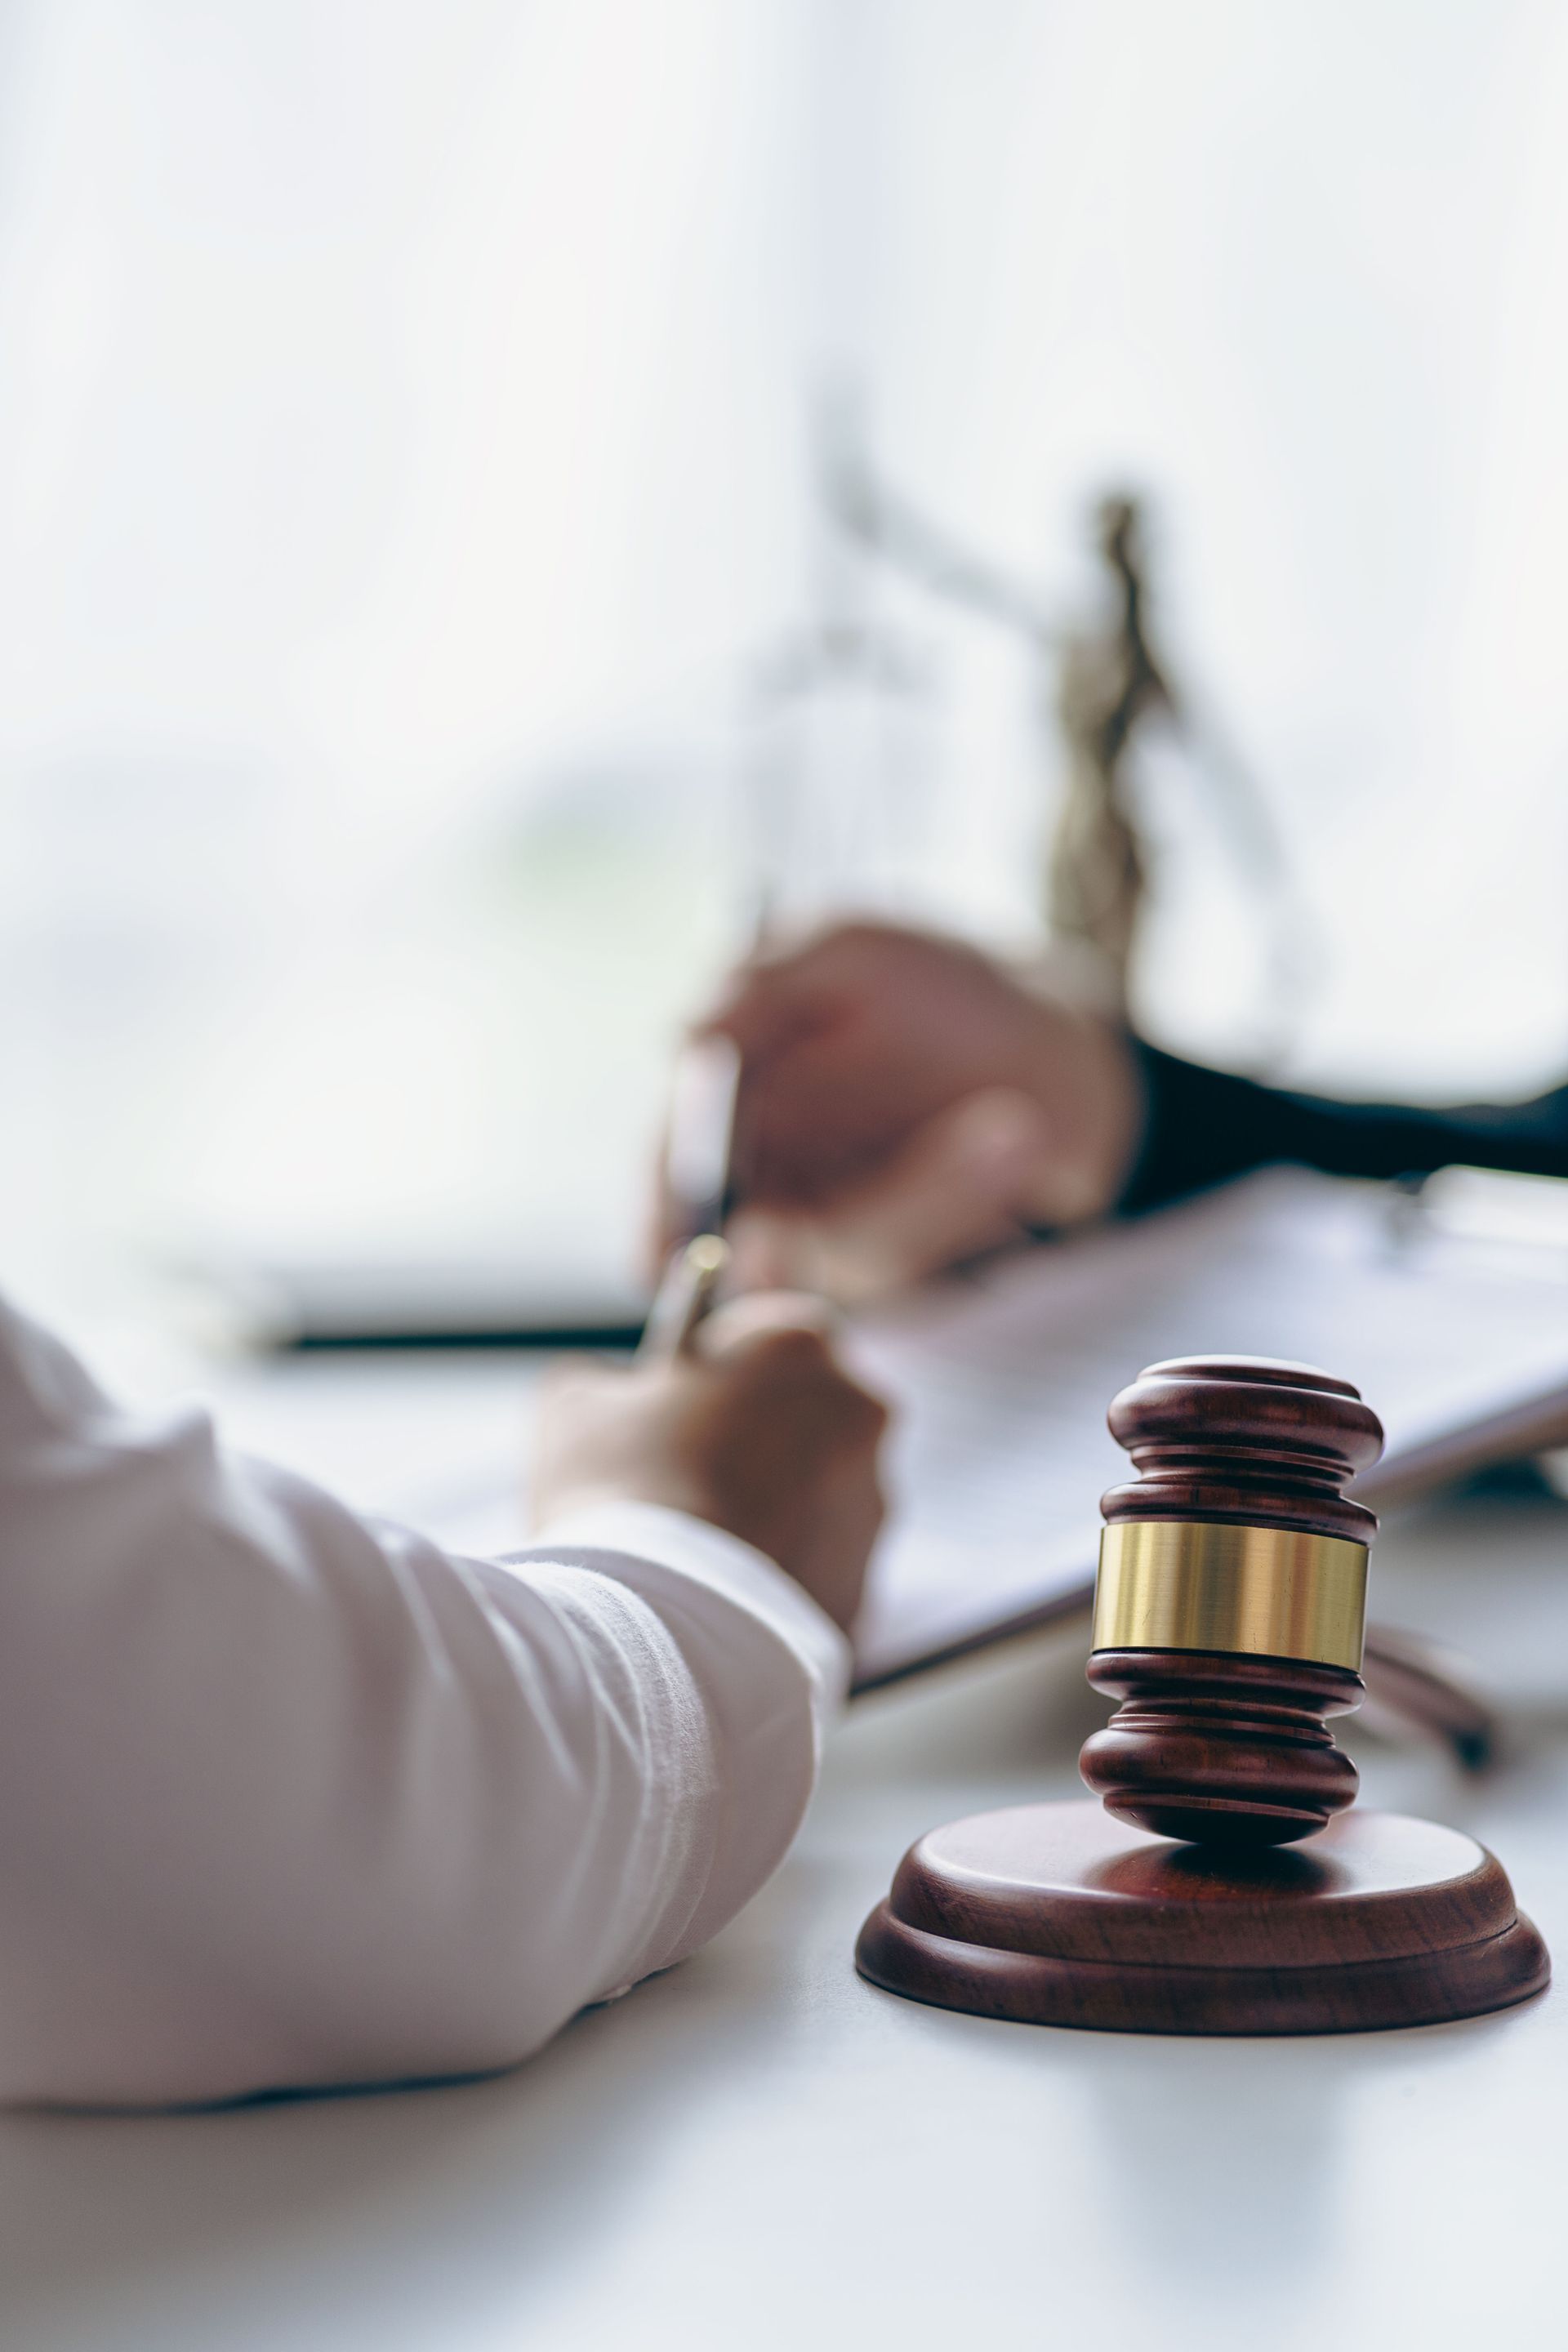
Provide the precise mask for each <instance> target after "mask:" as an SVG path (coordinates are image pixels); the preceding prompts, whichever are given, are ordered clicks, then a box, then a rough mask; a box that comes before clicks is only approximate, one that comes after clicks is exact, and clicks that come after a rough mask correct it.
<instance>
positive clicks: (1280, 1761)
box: [856, 1356, 1552, 2033]
mask: <svg viewBox="0 0 1568 2352" xmlns="http://www.w3.org/2000/svg"><path fill="white" fill-rule="evenodd" d="M1110 1426H1111V1428H1112V1430H1113V1431H1114V1432H1115V1433H1116V1435H1117V1436H1118V1437H1119V1438H1120V1439H1121V1443H1122V1444H1123V1445H1125V1446H1126V1447H1127V1449H1128V1451H1129V1453H1130V1454H1131V1455H1132V1459H1133V1462H1134V1465H1136V1468H1137V1470H1138V1473H1139V1475H1138V1476H1137V1477H1136V1478H1134V1479H1131V1480H1130V1481H1129V1483H1128V1484H1127V1485H1126V1486H1118V1487H1115V1488H1113V1489H1112V1491H1111V1492H1110V1494H1109V1495H1107V1496H1106V1497H1105V1500H1104V1504H1103V1506H1102V1508H1103V1510H1104V1513H1105V1517H1106V1528H1105V1536H1104V1540H1103V1544H1102V1548H1101V1551H1100V1581H1099V1584H1098V1587H1097V1589H1096V1594H1095V1632H1094V1653H1093V1655H1092V1656H1091V1658H1090V1660H1089V1681H1090V1682H1091V1683H1093V1684H1094V1685H1095V1687H1096V1688H1097V1689H1099V1690H1103V1691H1108V1692H1110V1695H1111V1696H1113V1697H1115V1698H1118V1699H1120V1700H1121V1707H1120V1709H1119V1710H1118V1712H1117V1714H1116V1715H1115V1716H1114V1717H1113V1718H1112V1719H1111V1721H1110V1723H1109V1724H1108V1725H1107V1727H1106V1728H1105V1729H1104V1730H1103V1731H1100V1732H1097V1733H1096V1734H1095V1736H1094V1738H1092V1739H1090V1740H1089V1742H1088V1744H1087V1745H1086V1746H1085V1748H1084V1750H1083V1757H1082V1765H1083V1774H1084V1778H1085V1780H1087V1781H1088V1782H1089V1787H1090V1788H1091V1789H1093V1790H1096V1791H1097V1792H1098V1793H1099V1794H1100V1797H1101V1798H1102V1799H1103V1803H1102V1804H1100V1805H1096V1804H1091V1803H1085V1802H1083V1801H1081V1800H1080V1801H1078V1802H1076V1803H1070V1804H1061V1803H1044V1804H1032V1805H1029V1804H1026V1805H1010V1806H1006V1807H1005V1808H1004V1809H1003V1810H1002V1811H999V1812H991V1813H975V1814H971V1815H970V1816H968V1818H966V1819H965V1820H963V1821H957V1822H947V1823H946V1824H945V1825H944V1826H943V1827H942V1828H940V1829H934V1830H931V1831H929V1832H927V1834H926V1835H925V1836H924V1837H922V1838H920V1839H917V1841H916V1843H914V1844H913V1845H912V1846H911V1847H910V1850H909V1852H908V1853H906V1854H905V1856H904V1858H903V1860H902V1862H901V1863H900V1864H899V1867H898V1870H897V1872H896V1873H895V1874H894V1877H893V1882H892V1885H891V1886H890V1888H889V1892H888V1895H887V1896H886V1898H885V1899H884V1900H883V1901H882V1902H880V1903H879V1904H878V1905H877V1906H876V1908H875V1910H874V1911H873V1912H872V1913H871V1915H870V1916H869V1918H868V1920H867V1921H866V1924H865V1926H864V1927H862V1929H861V1931H860V1940H859V1942H858V1946H857V1948H856V1965H857V1966H858V1969H859V1970H860V1973H861V1975H862V1976H864V1977H866V1978H868V1979H869V1980H870V1982H871V1983H873V1984H876V1985H881V1986H882V1987H884V1988H885V1989H886V1990H888V1991H889V1992H895V1993H899V1994H901V1995H902V1996H903V1997H904V1998H905V1999H906V2000H923V2001H930V2002H932V2003H933V2004H935V2005H936V2006H937V2007H939V2008H942V2009H958V2010H967V2011H971V2012H973V2014H974V2015H977V2016H981V2017H1005V2018H1015V2019H1017V2020H1018V2021H1020V2022H1022V2023H1028V2024H1033V2025H1072V2026H1088V2027H1094V2028H1097V2029H1102V2030H1109V2031H1112V2032H1122V2033H1347V2032H1367V2031H1369V2030H1371V2029H1373V2028H1381V2027H1385V2026H1399V2025H1430V2024H1436V2022H1438V2021H1440V2020H1443V2019H1447V2018H1454V2017H1477V2016H1480V2015H1482V2014H1483V2013H1484V2012H1485V2011H1489V2010H1494V2009H1506V2008H1508V2007H1510V2005H1511V2004H1512V2003H1514V2002H1516V2001H1522V2000H1529V1999H1530V1998H1531V1995H1532V1994H1533V1993H1537V1992H1539V1991H1540V1990H1541V1989H1542V1986H1543V1985H1544V1984H1545V1983H1546V1982H1547V1979H1548V1978H1549V1977H1550V1975H1551V1965H1552V1964H1551V1961H1550V1959H1549V1958H1548V1956H1547V1951H1546V1947H1545V1945H1544V1944H1543V1943H1542V1940H1541V1937H1540V1936H1539V1935H1538V1934H1537V1933H1536V1930H1535V1928H1534V1927H1532V1926H1531V1922H1530V1921H1529V1920H1528V1919H1527V1918H1526V1917H1525V1916H1524V1915H1523V1913H1522V1912H1521V1910H1520V1909H1519V1906H1518V1905H1517V1903H1516V1902H1515V1900H1514V1895H1513V1889H1512V1887H1511V1886H1510V1885H1509V1881H1508V1874H1507V1873H1506V1872H1505V1871H1504V1870H1503V1868H1502V1866H1501V1864H1500V1863H1499V1861H1498V1860H1497V1857H1496V1856H1495V1855H1494V1854H1490V1853H1488V1852H1487V1850H1486V1848H1485V1847H1484V1846H1481V1845H1478V1844H1477V1843H1476V1841H1475V1839H1474V1838H1470V1837H1467V1836H1466V1835H1465V1834H1464V1833H1463V1832H1461V1831H1458V1830H1452V1829H1443V1828H1439V1827H1438V1826H1437V1824H1436V1823H1435V1822H1420V1821H1412V1820H1409V1819H1408V1818H1406V1817H1405V1815H1404V1814H1400V1813H1378V1812H1369V1811H1366V1810H1365V1809H1364V1808H1363V1807H1362V1806H1360V1805H1352V1802H1351V1800H1352V1797H1353V1796H1354V1794H1355V1788H1356V1774H1355V1769H1354V1767H1353V1766H1352V1764H1351V1762H1350V1761H1349V1759H1347V1758H1345V1757H1343V1756H1342V1755H1341V1754H1340V1752H1339V1750H1338V1749H1337V1748H1335V1746H1334V1743H1333V1740H1332V1738H1331V1736H1330V1734H1329V1732H1328V1730H1327V1729H1326V1727H1325V1725H1326V1719H1327V1717H1330V1716H1331V1715H1335V1714H1339V1713H1342V1712H1343V1710H1344V1709H1346V1708H1347V1707H1352V1706H1355V1704H1356V1703H1357V1701H1358V1700H1359V1698H1360V1697H1361V1694H1362V1682H1361V1675H1360V1674H1359V1672H1358V1668H1359V1666H1360V1664H1361V1647H1362V1632H1363V1619H1364V1615H1365V1608H1366V1564H1367V1544H1368V1540H1369V1538H1371V1536H1372V1535H1373V1531H1374V1528H1375V1524H1376V1523H1375V1521H1374V1520H1373V1517H1372V1514H1371V1512H1370V1511H1366V1510H1363V1508H1362V1507H1361V1506H1360V1504H1358V1503H1354V1502H1352V1501H1351V1500H1350V1498H1349V1497H1348V1496H1346V1494H1345V1492H1344V1487H1345V1484H1346V1481H1347V1480H1348V1479H1349V1478H1350V1476H1351V1475H1352V1473H1353V1472H1355V1471H1357V1470H1360V1469H1363V1468H1364V1467H1365V1466H1366V1465H1368V1464H1369V1463H1372V1462H1374V1461H1375V1460H1376V1459H1377V1456H1378V1454H1379V1452H1380V1451H1381V1450H1382V1443H1383V1432H1382V1430H1381V1429H1380V1427H1379V1425H1378V1423H1377V1419H1376V1417H1375V1415H1374V1414H1373V1413H1372V1412H1369V1411H1368V1409H1367V1407H1366V1406H1365V1405H1364V1404H1363V1402H1362V1401H1361V1398H1360V1397H1359V1396H1358V1395H1357V1393H1356V1391H1355V1390H1354V1389H1352V1387H1351V1386H1350V1385H1349V1383H1348V1382H1346V1381H1336V1380H1331V1378H1330V1377H1329V1375H1328V1374H1327V1373H1325V1372H1315V1371H1312V1370H1309V1369H1308V1368H1307V1367H1306V1366H1305V1365H1302V1364H1278V1363H1269V1362H1265V1361H1263V1360H1259V1359H1257V1358H1248V1357H1237V1356H1231V1357H1209V1356H1194V1357H1188V1358H1186V1359H1184V1360H1182V1361H1181V1362H1179V1363H1168V1364H1155V1365H1153V1366H1152V1367H1151V1369H1150V1370H1148V1371H1146V1372H1143V1373H1142V1374H1141V1375H1140V1377H1139V1378H1138V1379H1137V1380H1136V1381H1134V1382H1133V1384H1132V1386H1131V1388H1130V1389H1124V1390H1123V1391H1122V1392H1121V1395H1120V1396H1119V1397H1118V1398H1117V1400H1116V1402H1115V1403H1114V1404H1113V1405H1112V1406H1111V1409H1110ZM1312 1832H1321V1835H1313V1834H1312ZM1293 1840H1303V1841H1305V1843H1300V1844H1292V1843H1291V1841H1293ZM1281 1847H1284V1848H1287V1849H1288V1850H1287V1851H1284V1852H1281V1851H1279V1849H1280V1848H1281Z"/></svg>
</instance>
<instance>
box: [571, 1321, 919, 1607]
mask: <svg viewBox="0 0 1568 2352" xmlns="http://www.w3.org/2000/svg"><path fill="white" fill-rule="evenodd" d="M887 1419H888V1416H887V1412H886V1410H885V1409H884V1407H883V1406H882V1405H880V1404H879V1402H877V1400H876V1399H875V1398H874V1397H872V1396H869V1395H868V1393H867V1391H865V1390H864V1389H862V1388H860V1387H858V1385H857V1384H856V1382H855V1381H852V1380H851V1379H850V1378H849V1376H848V1374H847V1372H845V1371H844V1370H842V1369H841V1368H840V1366H839V1364H838V1363H837V1360H836V1359H835V1356H834V1353H833V1349H832V1345H831V1342H830V1340H829V1338H828V1335H827V1332H826V1328H825V1326H824V1318H823V1310H822V1308H821V1307H820V1306H819V1305H817V1304H816V1302H814V1301H812V1300H810V1299H803V1298H794V1297H758V1298H746V1299H738V1300H736V1301H735V1302H734V1303H733V1304H732V1305H731V1306H729V1307H721V1308H720V1310H719V1311H718V1313H717V1314H715V1315H713V1316H712V1317H711V1318H710V1319H709V1321H708V1322H707V1323H705V1324H704V1325H703V1326H702V1327H701V1328H700V1330H699V1331H698V1333H697V1335H696V1338H695V1340H694V1342H693V1345H692V1347H691V1348H690V1349H689V1351H688V1352H686V1353H685V1354H682V1355H679V1356H677V1357H674V1358H673V1359H669V1360H664V1361H659V1360H654V1361H652V1362H639V1363H636V1364H633V1365H632V1366H631V1367H630V1368H629V1369H626V1370H622V1369H620V1368H618V1367H611V1366H607V1365H603V1364H595V1363H591V1362H588V1361H584V1360H579V1361H577V1362H574V1363H573V1364H571V1365H568V1366H564V1367H563V1369H562V1370H561V1371H560V1372H559V1373H558V1374H557V1376H556V1377H555V1379H554V1381H552V1383H551V1384H550V1386H549V1388H548V1389H547V1391H546V1395H545V1400H544V1406H543V1411H542V1415H541V1423H540V1430H539V1436H538V1441H537V1451H536V1460H535V1468H534V1478H533V1485H532V1504H533V1512H534V1517H535V1520H536V1523H539V1524H542V1523H543V1522H544V1521H546V1520H548V1519H552V1518H554V1517H558V1516H559V1515H560V1514H561V1513H563V1511H566V1510H568V1509H573V1508H575V1507H577V1506H579V1505H582V1504H589V1503H597V1502H605V1501H609V1500H614V1501H620V1502H641V1503H664V1504H668V1506H670V1507H671V1508H673V1509H675V1510H680V1511H689V1512H690V1513H691V1514H692V1516H693V1517H696V1518H700V1519H706V1520H708V1521H709V1522H710V1525H712V1526H713V1527H716V1528H726V1529H727V1530H728V1531H729V1533H730V1534H731V1535H735V1536H740V1537H742V1538H744V1540H745V1541H746V1542H747V1543H750V1544H754V1545H755V1546H756V1548H757V1549H758V1550H759V1551H762V1552H765V1553H766V1554H767V1556H768V1558H769V1559H773V1560H776V1561H777V1562H778V1564H779V1566H780V1567H781V1568H782V1569H784V1570H785V1571H786V1572H787V1573H788V1574H789V1575H791V1576H793V1577H794V1578H795V1581H796V1582H797V1583H798V1584H801V1585H804V1586H805V1590H806V1591H807V1592H809V1593H810V1594H811V1596H812V1598H813V1599H814V1600H815V1601H819V1602H820V1603H821V1605H822V1607H823V1608H824V1609H826V1612H827V1613H828V1615H829V1616H830V1617H831V1618H833V1619H834V1621H835V1622H836V1623H837V1624H839V1625H841V1626H843V1627H844V1628H845V1629H846V1630H847V1628H848V1626H849V1625H850V1624H851V1622H853V1620H854V1616H855V1612H856V1611H857V1610H858V1607H859V1605H860V1592H861V1587H862V1585H863V1584H864V1581H865V1576H866V1563H867V1560H868V1557H869V1554H870V1549H871V1545H872V1541H873V1539H874V1538H875V1536H876V1533H877V1530H878V1528H879V1526H880V1524H881V1517H882V1496H881V1489H880V1487H879V1484H878V1476H877V1455H878V1448H879V1444H880V1441H881V1436H882V1432H883V1430H884V1428H885V1427H886V1425H887Z"/></svg>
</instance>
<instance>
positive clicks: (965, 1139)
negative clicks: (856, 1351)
mask: <svg viewBox="0 0 1568 2352" xmlns="http://www.w3.org/2000/svg"><path fill="white" fill-rule="evenodd" d="M1053 1141H1054V1132H1053V1125H1052V1121H1051V1120H1050V1118H1048V1117H1047V1113H1046V1112H1045V1111H1043V1110H1042V1109H1041V1108H1040V1107H1039V1105H1038V1104H1037V1103H1036V1102H1033V1101H1032V1100H1031V1099H1030V1098H1029V1097H1027V1096H1026V1095H1022V1094H1017V1093H1015V1092H1013V1091H1012V1090H1011V1089H1009V1088H1005V1087H989V1088H986V1089H985V1090H984V1091H983V1092H981V1093H978V1094H973V1095H970V1096H967V1097H965V1098H964V1099H963V1101H962V1102H959V1103H955V1104H954V1105H953V1106H952V1108H950V1109H948V1110H945V1111H942V1112H939V1113H938V1114H937V1116H936V1117H935V1118H931V1119H928V1120H927V1121H926V1123H925V1125H924V1126H923V1127H921V1128H920V1129H918V1130H917V1131H916V1133H915V1134H914V1135H913V1136H912V1137H911V1138H910V1141H909V1142H908V1143H907V1144H905V1145H904V1146H903V1148H902V1149H901V1150H900V1151H898V1152H896V1153H895V1154H894V1155H893V1156H892V1158H891V1159H889V1160H888V1161H886V1162H885V1163H884V1165H883V1166H882V1167H881V1168H880V1169H879V1170H878V1171H876V1173H875V1174H874V1175H873V1176H871V1177H869V1178H867V1179H865V1180H864V1181H860V1182H858V1183H856V1184H854V1185H851V1186H848V1187H846V1188H845V1189H844V1190H843V1191H841V1192H838V1193H837V1194H836V1195H835V1196H834V1197H833V1198H832V1199H831V1200H829V1201H827V1202H824V1203H821V1204H819V1205H816V1206H814V1207H812V1208H809V1209H778V1210H773V1209H753V1210H742V1212H741V1213H740V1214H739V1215H738V1216H737V1217H736V1218H735V1219H734V1221H733V1223H732V1224H731V1233H730V1240H731V1251H732V1258H731V1265H732V1267H733V1272H734V1278H735V1280H736V1282H737V1284H739V1285H740V1286H742V1287H750V1286H752V1285H753V1284H755V1285H759V1286H777V1285H782V1284H795V1285H800V1286H810V1287H811V1288H812V1289H814V1290H822V1291H824V1292H826V1294H827V1295H828V1296H829V1297H833V1298H836V1299H840V1300H844V1301H847V1302H853V1301H856V1300H859V1299H865V1298H871V1297H878V1296H880V1295H882V1294H884V1293H886V1292H889V1291H892V1290H897V1289H900V1288H902V1287H904V1286H906V1285H908V1284H910V1283H911V1282H916V1281H919V1280H920V1279H921V1277H922V1276H926V1275H930V1274H931V1273H934V1272H935V1271H936V1270H937V1269H938V1268H940V1267H942V1266H945V1265H952V1264H953V1263H954V1262H955V1261H956V1260H958V1259H960V1258H963V1257H970V1256H973V1255H976V1254H977V1253H978V1252H980V1251H982V1250H985V1249H993V1248H995V1247H997V1246H999V1245H1000V1244H1002V1243H1004V1242H1006V1241H1008V1240H1011V1239H1013V1238H1015V1237H1016V1235H1017V1234H1018V1233H1019V1231H1020V1230H1021V1228H1022V1226H1023V1225H1024V1224H1025V1223H1028V1222H1032V1221H1034V1220H1036V1219H1039V1220H1040V1221H1042V1222H1044V1221H1046V1219H1047V1218H1048V1217H1049V1215H1050V1209H1049V1206H1048V1205H1046V1204H1048V1202H1049V1201H1050V1198H1051V1193H1052V1182H1051V1170H1052V1147H1053Z"/></svg>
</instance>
